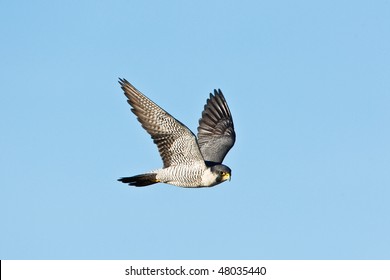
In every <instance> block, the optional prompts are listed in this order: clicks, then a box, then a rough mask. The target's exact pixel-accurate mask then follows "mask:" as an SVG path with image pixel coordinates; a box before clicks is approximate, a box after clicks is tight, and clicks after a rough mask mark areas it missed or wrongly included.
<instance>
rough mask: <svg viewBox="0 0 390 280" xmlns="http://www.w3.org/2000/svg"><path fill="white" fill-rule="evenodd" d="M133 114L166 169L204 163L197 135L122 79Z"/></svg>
mask: <svg viewBox="0 0 390 280" xmlns="http://www.w3.org/2000/svg"><path fill="white" fill-rule="evenodd" d="M119 84H120V85H121V87H122V89H123V91H124V93H125V95H126V97H127V98H128V100H127V102H128V103H129V104H130V106H131V107H132V109H131V111H132V112H133V113H134V114H135V115H136V116H137V118H138V121H139V122H140V123H141V124H142V127H143V128H144V129H145V130H146V131H147V132H148V133H149V134H150V135H151V136H152V139H153V141H154V143H155V144H156V145H157V147H158V150H159V152H160V156H161V158H162V160H163V163H164V167H168V166H172V165H179V164H191V163H193V162H199V161H201V162H204V160H203V157H202V154H201V153H200V150H199V147H198V144H197V142H196V137H195V135H194V134H193V133H192V132H191V131H190V130H189V129H188V128H187V127H186V126H185V125H184V124H182V123H181V122H179V121H178V120H176V119H175V118H174V117H172V116H171V115H170V114H169V113H167V112H166V111H164V110H163V109H162V108H160V107H159V106H158V105H157V104H155V103H154V102H153V101H151V100H150V99H149V98H147V97H146V96H145V95H143V94H142V93H141V92H140V91H138V90H137V89H136V88H135V87H134V86H133V85H132V84H130V83H129V82H128V81H126V80H125V79H119Z"/></svg>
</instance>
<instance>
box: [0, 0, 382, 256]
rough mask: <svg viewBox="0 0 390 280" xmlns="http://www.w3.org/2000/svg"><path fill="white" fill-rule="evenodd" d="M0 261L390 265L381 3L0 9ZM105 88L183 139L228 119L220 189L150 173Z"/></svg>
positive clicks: (89, 4)
mask: <svg viewBox="0 0 390 280" xmlns="http://www.w3.org/2000/svg"><path fill="white" fill-rule="evenodd" d="M0 23H1V24H0V35H1V36H0V37H1V44H0V61H1V63H0V93H1V102H0V131H1V132H0V148H1V156H0V174H1V176H0V211H1V217H2V218H1V230H0V259H389V258H390V203H389V201H390V108H389V107H390V79H389V78H390V2H389V1H384V0H382V1H381V0H378V1H343V0H341V1H340V0H337V1H246V0H243V1H222V0H220V1H199V0H197V1H1V2H0ZM118 77H123V78H126V79H127V80H129V81H130V82H131V83H133V84H134V85H135V86H136V87H137V88H138V89H139V90H141V91H142V92H143V93H145V94H146V95H147V96H149V97H150V98H151V99H152V100H153V101H155V102H156V103H157V104H159V105H160V106H161V107H163V108H165V109H166V110H167V111H168V112H169V113H171V114H172V115H173V116H175V117H176V118H177V119H179V120H180V121H182V122H183V123H185V124H186V125H187V126H188V127H189V128H190V129H191V130H192V131H194V132H195V131H196V128H197V124H198V119H199V117H200V114H201V111H202V109H203V106H204V104H205V101H206V99H207V97H208V94H209V92H211V91H212V90H213V89H214V88H221V89H222V91H223V92H224V94H225V97H226V99H227V101H228V103H229V106H230V109H231V111H232V114H233V118H234V122H235V128H236V133H237V141H236V145H235V146H234V147H233V149H232V150H231V151H230V153H229V154H228V156H227V157H226V158H225V161H224V163H225V164H226V165H228V166H229V167H231V169H232V180H231V182H225V183H223V184H221V185H218V186H216V187H214V188H203V189H184V188H178V187H174V186H170V185H163V184H157V185H153V186H150V187H147V188H134V187H129V186H127V185H125V184H122V183H119V182H117V181H116V180H117V178H119V177H122V176H131V175H135V174H139V173H143V172H145V171H149V170H152V169H155V168H159V167H160V166H161V165H162V162H161V160H160V158H159V155H158V152H157V148H156V147H155V146H154V144H153V143H152V140H151V139H150V137H149V135H148V134H147V133H146V132H145V131H144V130H143V129H142V128H141V126H140V124H139V123H138V122H137V120H136V118H135V116H134V115H133V114H132V113H131V112H130V109H129V106H128V104H127V102H126V98H125V96H124V95H123V93H122V90H121V89H120V87H119V85H118V82H117V81H118Z"/></svg>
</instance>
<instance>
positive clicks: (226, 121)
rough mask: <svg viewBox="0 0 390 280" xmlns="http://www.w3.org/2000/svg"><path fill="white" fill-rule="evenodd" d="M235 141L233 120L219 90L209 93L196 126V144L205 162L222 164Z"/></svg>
mask: <svg viewBox="0 0 390 280" xmlns="http://www.w3.org/2000/svg"><path fill="white" fill-rule="evenodd" d="M235 140H236V134H235V131H234V125H233V118H232V115H231V113H230V109H229V107H228V105H227V102H226V100H225V97H224V96H223V93H222V91H221V90H220V89H218V91H217V90H214V95H213V94H212V93H210V98H209V99H207V102H206V105H205V106H204V110H203V112H202V117H201V119H200V120H199V126H198V144H199V147H200V151H201V153H202V155H203V158H204V160H205V161H209V162H214V163H222V161H223V159H224V158H225V156H226V154H227V153H228V152H229V150H230V149H231V148H232V147H233V145H234V142H235Z"/></svg>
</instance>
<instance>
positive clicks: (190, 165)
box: [118, 79, 236, 188]
mask: <svg viewBox="0 0 390 280" xmlns="http://www.w3.org/2000/svg"><path fill="white" fill-rule="evenodd" d="M119 84H120V85H121V87H122V89H123V91H124V94H125V95H126V97H127V99H128V100H127V102H128V103H129V104H130V106H131V107H132V108H131V111H132V112H133V113H134V114H135V115H136V116H137V118H138V121H139V122H140V123H141V125H142V127H143V128H144V129H145V130H146V131H147V132H148V133H149V134H150V135H151V137H152V139H153V142H154V143H155V144H156V145H157V147H158V151H159V152H160V156H161V158H162V160H163V167H162V168H160V169H156V170H153V171H150V172H147V173H145V174H140V175H136V176H132V177H123V178H120V179H118V181H120V182H122V183H127V184H129V185H131V186H136V187H144V186H148V185H152V184H155V183H166V184H171V185H175V186H179V187H187V188H201V187H212V186H215V185H217V184H219V183H222V182H224V181H226V180H228V179H229V180H230V176H231V170H230V168H229V167H227V166H226V165H223V164H222V161H223V159H224V158H225V156H226V154H227V153H228V152H229V150H230V149H231V148H232V147H233V145H234V142H235V139H236V135H235V132H234V126H233V119H232V115H231V113H230V110H229V107H228V105H227V103H226V100H225V97H224V96H223V94H222V91H221V90H220V89H218V90H214V94H211V93H210V98H209V99H207V102H206V105H205V106H204V110H203V112H202V117H201V119H200V120H199V126H198V138H196V136H195V134H194V133H192V132H191V130H190V129H188V127H186V126H185V125H184V124H183V123H181V122H180V121H178V120H177V119H175V118H174V117H172V116H171V115H170V114H169V113H167V112H166V111H164V110H163V109H162V108H160V107H159V106H158V105H157V104H155V103H154V102H153V101H151V100H150V99H149V98H147V97H146V96H145V95H143V94H142V93H141V92H140V91H138V90H137V89H136V88H135V87H134V86H133V85H132V84H130V83H129V82H128V81H126V80H125V79H119Z"/></svg>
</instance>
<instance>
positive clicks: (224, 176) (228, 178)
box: [222, 173, 232, 181]
mask: <svg viewBox="0 0 390 280" xmlns="http://www.w3.org/2000/svg"><path fill="white" fill-rule="evenodd" d="M231 179H232V177H231V176H230V173H225V174H224V175H223V176H222V180H223V181H227V180H229V181H230V180H231Z"/></svg>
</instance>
